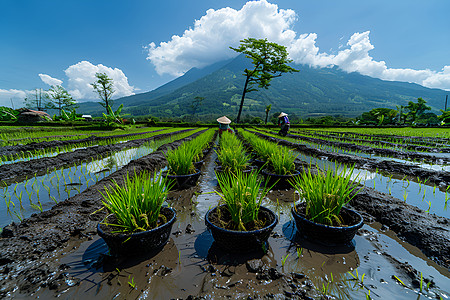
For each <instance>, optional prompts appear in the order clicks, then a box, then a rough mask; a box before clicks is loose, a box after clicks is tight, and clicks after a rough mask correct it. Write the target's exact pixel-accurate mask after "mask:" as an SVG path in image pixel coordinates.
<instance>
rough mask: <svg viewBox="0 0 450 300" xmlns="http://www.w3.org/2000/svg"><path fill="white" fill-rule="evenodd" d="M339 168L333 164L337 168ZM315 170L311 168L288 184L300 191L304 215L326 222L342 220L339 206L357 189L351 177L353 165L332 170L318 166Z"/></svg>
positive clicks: (334, 222) (351, 197)
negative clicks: (313, 172) (314, 173)
mask: <svg viewBox="0 0 450 300" xmlns="http://www.w3.org/2000/svg"><path fill="white" fill-rule="evenodd" d="M339 168H340V166H339V165H337V166H336V170H338V169H339ZM317 169H318V170H319V171H318V174H317V175H313V174H312V173H311V168H310V169H309V170H308V171H307V172H304V173H302V174H300V176H298V177H295V178H294V179H293V180H292V181H291V184H292V186H293V187H294V188H295V189H296V190H297V191H298V192H299V194H300V199H304V201H305V202H306V218H307V219H309V220H311V221H314V222H316V223H320V224H325V225H335V224H338V225H339V224H341V223H342V219H341V217H340V216H339V214H340V212H341V209H342V207H343V206H344V205H345V204H347V203H348V202H349V201H350V200H351V199H353V197H355V195H356V194H357V192H356V193H354V194H353V195H351V193H352V192H353V191H354V190H355V189H356V185H354V184H353V183H352V181H351V177H352V174H353V170H354V167H351V168H347V166H345V165H344V167H343V168H342V170H341V171H340V172H339V171H336V172H335V171H334V170H332V169H331V168H329V169H328V170H327V171H326V172H324V171H321V170H320V169H319V168H317Z"/></svg>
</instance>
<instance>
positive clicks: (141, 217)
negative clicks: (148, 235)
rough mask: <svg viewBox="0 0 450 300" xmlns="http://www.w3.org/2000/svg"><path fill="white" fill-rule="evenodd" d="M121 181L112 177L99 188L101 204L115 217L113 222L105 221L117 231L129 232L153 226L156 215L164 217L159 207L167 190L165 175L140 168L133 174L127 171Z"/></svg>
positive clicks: (154, 225)
mask: <svg viewBox="0 0 450 300" xmlns="http://www.w3.org/2000/svg"><path fill="white" fill-rule="evenodd" d="M124 181H125V182H124V186H123V187H122V186H120V185H119V184H118V183H117V182H116V181H113V185H112V187H110V188H105V191H104V192H101V194H102V196H103V200H102V203H103V205H104V207H106V209H107V210H108V211H109V212H110V213H112V214H114V215H115V216H116V219H117V224H107V225H110V226H114V227H117V232H130V233H132V232H137V231H146V230H149V229H152V228H155V227H157V226H158V218H160V217H162V218H163V219H164V218H165V217H164V216H163V215H161V214H160V209H161V207H162V204H163V202H164V201H165V199H166V197H167V194H168V188H167V179H166V178H164V177H162V175H161V173H160V174H159V175H157V173H156V172H155V173H154V174H153V177H150V174H148V173H146V172H143V173H141V174H139V175H136V174H135V176H134V178H130V176H129V174H128V173H127V176H126V178H124ZM165 221H167V220H165Z"/></svg>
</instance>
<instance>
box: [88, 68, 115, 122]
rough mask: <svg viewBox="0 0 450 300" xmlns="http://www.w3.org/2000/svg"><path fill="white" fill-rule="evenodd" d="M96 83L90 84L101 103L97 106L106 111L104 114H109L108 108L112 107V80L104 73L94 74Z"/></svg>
mask: <svg viewBox="0 0 450 300" xmlns="http://www.w3.org/2000/svg"><path fill="white" fill-rule="evenodd" d="M95 77H96V78H97V81H96V82H94V83H91V86H92V87H93V88H94V91H95V92H97V94H98V95H99V97H100V99H101V102H99V104H100V105H101V106H103V107H104V108H105V109H106V113H107V114H109V111H108V107H110V108H111V107H112V106H113V100H112V99H111V98H112V95H113V94H114V92H115V90H114V84H113V79H112V78H109V77H108V75H106V73H95Z"/></svg>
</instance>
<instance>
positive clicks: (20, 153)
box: [0, 128, 164, 165]
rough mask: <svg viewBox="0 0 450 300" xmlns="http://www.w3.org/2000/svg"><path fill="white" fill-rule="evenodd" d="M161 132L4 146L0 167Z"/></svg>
mask: <svg viewBox="0 0 450 300" xmlns="http://www.w3.org/2000/svg"><path fill="white" fill-rule="evenodd" d="M161 130H164V128H152V129H150V128H138V129H133V130H130V131H129V133H126V134H124V133H123V131H122V130H121V131H115V132H106V133H103V134H97V135H91V136H89V137H87V138H83V139H66V138H65V137H59V136H55V137H53V139H52V140H48V139H50V137H47V138H46V139H45V141H41V140H39V141H37V142H36V141H33V142H30V143H18V144H17V143H14V145H12V146H3V147H1V148H0V165H2V164H7V163H15V162H19V161H28V160H31V159H36V158H41V157H51V156H54V155H57V154H60V153H64V152H69V151H73V149H74V148H86V147H92V146H96V145H108V144H112V143H116V142H126V141H129V140H134V139H139V138H145V137H148V136H151V135H153V134H154V133H155V132H158V131H161ZM76 137H78V136H76Z"/></svg>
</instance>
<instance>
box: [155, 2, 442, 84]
mask: <svg viewBox="0 0 450 300" xmlns="http://www.w3.org/2000/svg"><path fill="white" fill-rule="evenodd" d="M296 21H297V15H296V13H295V12H294V11H293V10H291V9H286V10H284V9H279V8H278V6H277V5H276V4H271V3H269V2H267V1H266V0H259V1H249V2H247V3H246V4H245V5H244V6H243V7H242V8H241V9H240V10H235V9H232V8H229V7H226V8H221V9H218V10H214V9H209V10H208V11H207V12H206V14H205V15H204V16H202V17H201V18H200V19H199V20H195V22H194V27H193V28H189V29H187V30H185V31H184V33H183V34H182V35H181V36H178V35H174V36H172V38H171V39H170V40H169V41H167V42H161V43H160V44H159V45H158V46H157V45H156V44H155V43H153V42H152V43H150V44H149V46H148V56H147V59H148V60H150V61H151V63H152V64H153V65H154V66H155V69H156V71H157V72H158V73H159V74H164V73H167V74H172V75H174V76H180V75H182V74H184V73H185V72H186V71H188V70H189V69H191V68H192V67H200V68H201V67H204V66H207V65H210V64H212V63H214V62H217V61H220V60H224V59H227V58H231V57H234V56H236V55H237V54H236V53H235V52H234V51H232V50H230V49H229V46H230V45H231V46H237V45H238V44H239V41H240V40H242V39H244V38H247V37H254V38H267V39H268V40H270V41H273V42H276V43H279V44H282V45H284V46H286V47H287V49H288V52H289V54H290V57H291V58H292V59H293V60H294V62H295V63H302V64H307V65H310V66H312V67H331V66H338V67H339V68H341V69H342V70H344V71H347V72H359V73H361V74H364V75H368V76H372V77H376V78H381V79H384V80H397V81H407V82H414V83H418V84H421V85H424V86H426V87H431V88H441V89H447V90H450V66H444V67H443V69H442V71H440V72H436V71H431V70H413V69H409V68H405V69H393V68H388V67H387V66H386V62H384V61H376V60H374V59H373V58H372V57H371V56H370V54H369V52H370V51H371V50H372V49H374V45H372V43H371V42H370V38H369V35H370V31H365V32H356V33H354V34H353V35H352V36H351V37H350V39H349V40H348V42H347V44H346V45H345V46H344V45H342V44H341V43H340V44H339V45H338V49H339V51H338V52H337V53H336V54H335V55H333V54H328V53H325V52H320V51H319V48H318V47H317V45H316V39H317V34H315V33H302V34H297V33H296V32H295V31H294V30H293V29H292V28H293V25H294V24H295V22H296ZM341 39H342V38H341Z"/></svg>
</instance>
